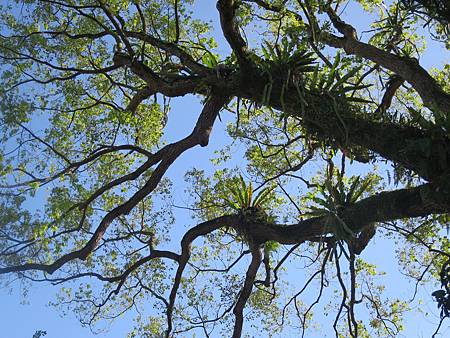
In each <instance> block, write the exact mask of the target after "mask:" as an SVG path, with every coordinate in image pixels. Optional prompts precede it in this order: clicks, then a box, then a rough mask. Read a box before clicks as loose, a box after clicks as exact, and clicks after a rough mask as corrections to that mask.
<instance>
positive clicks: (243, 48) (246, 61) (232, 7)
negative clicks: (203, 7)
mask: <svg viewBox="0 0 450 338" xmlns="http://www.w3.org/2000/svg"><path fill="white" fill-rule="evenodd" d="M238 6H239V3H238V2H237V1H235V0H218V1H217V10H218V11H219V14H220V25H221V26H222V31H223V35H224V36H225V39H226V40H227V41H228V44H229V45H230V47H231V49H233V51H234V53H235V54H236V57H237V59H238V62H239V65H240V66H241V68H242V70H244V71H247V70H249V69H250V68H252V66H253V63H252V61H251V60H250V58H249V51H248V49H247V43H246V42H245V40H244V39H243V38H242V36H241V33H240V31H239V26H238V24H237V22H236V18H235V15H236V9H237V8H238Z"/></svg>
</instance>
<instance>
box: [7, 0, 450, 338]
mask: <svg viewBox="0 0 450 338" xmlns="http://www.w3.org/2000/svg"><path fill="white" fill-rule="evenodd" d="M195 14H196V15H197V16H199V17H203V18H204V17H211V18H212V19H213V20H214V21H213V26H214V27H215V28H216V29H217V28H218V27H219V26H218V21H217V14H216V9H215V1H208V0H201V1H197V2H196V6H195ZM355 14H356V15H355ZM348 15H349V16H351V17H352V18H357V20H359V21H357V22H356V26H358V27H363V26H364V25H365V24H366V22H367V21H366V20H364V17H363V16H361V15H359V12H356V10H355V9H351V10H350V11H349V14H348ZM352 22H354V21H352ZM216 31H217V30H216ZM216 38H217V40H218V42H219V48H218V49H217V51H218V52H219V53H226V52H227V51H229V48H228V46H227V45H226V43H225V41H224V39H223V38H222V37H221V36H219V35H217V34H216ZM428 43H429V46H430V50H429V52H428V53H427V55H426V56H425V57H424V58H423V59H422V60H421V61H422V63H423V65H425V66H426V67H427V68H428V67H431V66H434V65H436V64H441V65H442V64H443V63H444V62H446V61H447V62H448V60H449V59H448V53H447V54H446V53H445V52H444V49H443V48H442V47H441V46H440V45H437V44H436V43H433V42H432V41H428ZM200 110H201V105H200V103H199V102H198V99H197V98H192V97H184V98H181V99H180V100H174V101H173V106H172V110H171V112H170V114H169V123H168V126H167V132H166V135H165V138H166V140H167V141H169V142H170V141H174V140H178V139H180V138H183V137H184V136H186V135H188V134H189V133H190V132H191V130H192V126H193V125H194V123H195V120H196V118H197V116H198V113H199V111H200ZM222 120H223V122H220V121H217V123H216V124H215V126H214V130H213V134H212V137H211V140H210V145H209V146H208V147H207V148H200V147H196V148H194V149H191V150H189V151H188V152H187V153H185V154H183V155H182V156H181V157H180V158H179V159H178V160H177V161H176V163H175V164H174V165H173V166H172V167H171V168H170V169H169V171H168V174H167V175H168V177H170V178H171V179H172V180H173V181H174V195H175V196H182V195H183V194H184V188H185V185H184V181H183V176H184V173H185V171H186V170H188V169H190V168H192V167H193V166H195V167H197V168H205V169H206V170H208V171H209V172H212V170H213V169H214V167H213V165H212V164H211V162H210V161H209V158H211V157H214V150H218V149H220V147H221V145H223V144H224V143H226V142H229V139H228V136H227V134H226V131H225V129H226V124H227V123H228V122H229V121H233V115H232V114H230V113H228V112H223V113H222ZM236 155H237V156H236V159H235V162H233V165H239V164H240V163H242V164H243V163H244V162H243V160H241V159H240V158H239V151H237V153H236ZM175 203H176V204H183V199H179V200H178V201H177V200H176V201H175ZM177 216H178V218H177V219H178V221H177V223H176V224H175V225H174V229H178V230H177V231H179V234H181V233H182V231H183V230H184V229H185V228H186V226H189V225H193V224H192V220H191V219H190V218H189V217H186V213H185V212H183V211H180V210H178V211H177ZM183 221H184V222H183ZM189 223H190V224H189ZM393 257H395V252H394V243H393V241H390V240H381V239H380V238H377V239H375V240H374V241H373V242H372V243H371V244H370V245H369V247H368V248H367V251H366V252H364V255H363V258H365V259H367V260H368V261H369V262H373V263H377V264H378V265H379V267H380V270H383V271H385V272H386V273H387V276H386V280H385V281H386V284H387V287H388V289H387V293H388V295H389V294H394V293H395V292H396V291H398V289H397V285H398V286H400V285H401V286H402V287H403V284H401V283H404V279H402V278H401V275H400V273H399V272H398V269H397V264H396V263H395V259H393ZM56 290H57V288H56V287H53V286H50V285H44V284H34V285H33V287H31V288H30V289H29V292H28V294H27V296H26V297H25V298H24V297H23V296H22V294H21V293H22V290H21V285H20V283H18V282H16V283H13V284H11V288H10V289H3V290H0V299H1V307H0V327H1V330H0V338H3V337H4V338H31V337H32V335H33V333H34V332H35V331H36V330H46V331H47V333H48V334H47V336H45V337H46V338H72V337H73V338H75V337H77V338H79V337H125V336H126V334H127V333H128V332H129V331H130V329H131V327H132V325H133V322H132V316H131V314H125V315H124V316H123V317H121V318H119V319H118V320H116V321H115V323H113V324H112V326H111V327H110V331H109V332H106V333H100V334H98V335H93V333H91V332H90V330H89V328H83V327H81V326H80V323H79V322H78V321H77V319H76V318H75V316H74V315H73V314H70V313H69V314H67V315H66V316H64V317H61V316H60V314H59V313H58V311H57V310H56V309H54V308H52V307H48V306H47V304H48V302H49V301H50V300H52V299H53V297H54V295H55V292H56ZM411 290H412V286H411V285H410V286H406V289H404V290H401V291H400V292H401V293H403V294H405V295H406V296H408V295H411ZM432 291H433V290H431V289H427V288H426V289H425V290H422V291H420V294H419V295H420V296H422V297H424V298H425V299H428V300H427V302H426V303H425V304H424V305H423V310H424V311H427V312H430V313H433V314H431V315H430V316H429V317H425V316H424V315H423V314H420V313H416V312H415V313H414V314H410V315H408V317H407V320H406V322H405V326H406V330H405V331H404V332H403V336H404V337H428V336H429V335H430V332H433V330H434V328H435V327H436V324H437V322H438V318H437V317H436V314H437V311H436V309H435V303H433V302H430V301H429V298H430V297H429V295H430V294H431V292H432ZM24 299H25V300H26V302H27V303H28V304H21V302H22V301H23V300H24ZM316 311H317V310H316ZM447 324H448V323H447ZM445 326H446V323H445V322H444V326H443V328H442V330H441V333H443V334H442V335H441V336H442V337H444V336H445V332H447V334H448V333H449V330H448V328H447V331H446V329H445ZM244 330H245V326H244ZM327 333H328V332H327ZM329 333H330V335H329V336H334V333H333V332H332V329H331V327H330V332H329ZM250 334H251V332H250ZM306 336H307V337H322V336H323V334H322V333H320V334H319V333H318V334H314V333H312V332H309V333H308V334H307V335H306ZM327 336H328V335H327Z"/></svg>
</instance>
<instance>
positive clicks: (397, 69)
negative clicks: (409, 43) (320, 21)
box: [322, 7, 450, 114]
mask: <svg viewBox="0 0 450 338" xmlns="http://www.w3.org/2000/svg"><path fill="white" fill-rule="evenodd" d="M327 13H328V16H329V17H330V19H331V21H332V23H333V25H334V27H335V28H336V29H337V30H338V31H339V32H340V33H341V34H343V35H344V36H343V37H342V38H339V37H336V36H334V35H330V34H323V38H322V39H323V42H325V43H326V44H328V45H329V46H332V47H336V48H343V49H344V50H345V52H346V53H347V54H355V55H358V56H361V57H363V58H365V59H368V60H370V61H372V62H375V63H376V64H378V65H380V66H382V67H384V68H386V69H389V70H390V71H392V72H394V73H396V74H397V75H399V76H401V77H402V78H403V79H405V80H406V81H408V82H409V83H410V84H411V85H412V86H413V88H414V89H415V90H416V91H417V92H418V93H419V95H420V97H421V98H422V100H423V103H424V104H425V106H427V107H428V108H429V109H430V110H432V111H439V112H442V113H444V114H450V94H448V93H446V92H444V91H443V89H442V88H441V87H440V86H439V85H438V84H437V82H436V81H435V80H434V79H433V78H432V77H431V76H430V74H428V72H427V71H426V70H425V69H423V68H422V67H421V66H420V65H419V63H418V62H417V61H416V60H414V59H411V58H407V57H401V56H398V55H395V54H391V53H389V52H386V51H384V50H381V49H379V48H377V47H375V46H372V45H370V44H367V43H364V42H361V41H358V40H357V38H356V30H355V29H354V28H353V27H352V26H351V25H349V24H348V23H345V22H344V21H342V20H341V19H340V18H339V17H338V16H337V14H336V13H335V12H334V11H333V10H332V9H331V8H330V7H328V9H327Z"/></svg>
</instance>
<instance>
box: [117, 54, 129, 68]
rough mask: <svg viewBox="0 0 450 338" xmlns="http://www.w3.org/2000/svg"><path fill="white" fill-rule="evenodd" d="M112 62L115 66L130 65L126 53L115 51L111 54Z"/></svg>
mask: <svg viewBox="0 0 450 338" xmlns="http://www.w3.org/2000/svg"><path fill="white" fill-rule="evenodd" d="M113 62H114V65H116V66H129V65H131V58H130V56H129V55H128V54H126V53H123V52H116V53H114V56H113Z"/></svg>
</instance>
